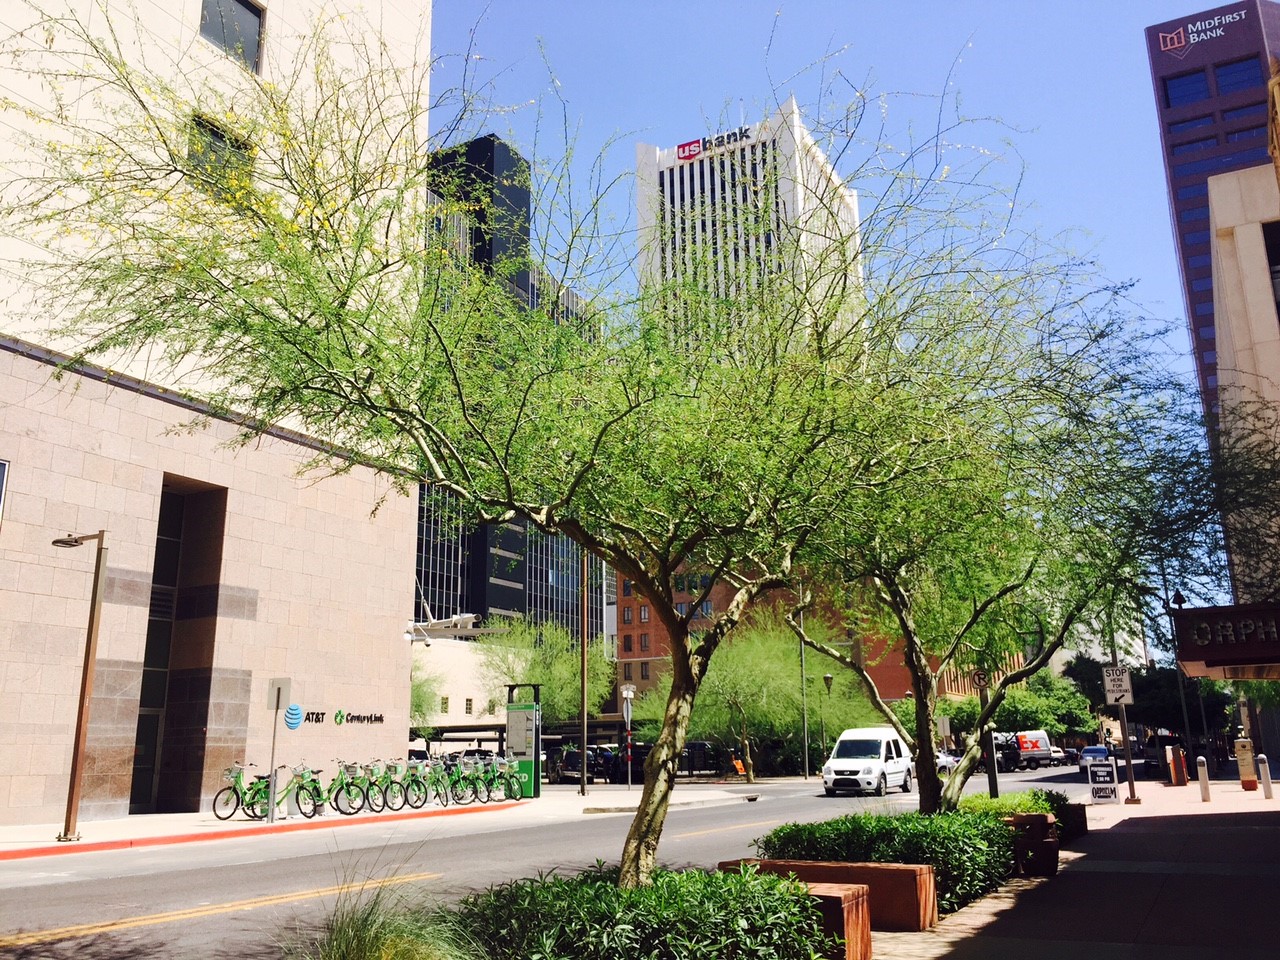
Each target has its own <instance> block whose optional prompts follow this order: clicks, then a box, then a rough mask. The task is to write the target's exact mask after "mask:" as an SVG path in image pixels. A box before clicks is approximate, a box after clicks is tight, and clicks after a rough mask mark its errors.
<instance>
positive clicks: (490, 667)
mask: <svg viewBox="0 0 1280 960" xmlns="http://www.w3.org/2000/svg"><path fill="white" fill-rule="evenodd" d="M476 649H477V652H478V654H479V657H480V664H479V670H480V676H481V680H482V682H483V683H484V685H485V687H486V688H487V689H488V691H489V694H490V696H491V698H492V699H493V700H494V701H495V702H497V703H504V702H505V692H506V684H508V683H513V682H516V683H537V684H540V685H541V687H542V693H541V697H542V699H541V710H542V719H543V721H544V722H545V723H568V722H570V721H571V720H573V719H575V718H576V717H579V716H581V710H582V640H581V638H579V637H575V636H573V635H572V634H570V633H569V631H568V630H565V629H564V628H563V627H560V626H557V625H555V624H550V623H544V624H533V623H528V622H525V621H515V622H513V623H512V624H511V625H510V626H509V627H508V628H507V629H505V630H504V631H503V632H502V633H496V634H490V635H488V636H485V637H482V638H480V639H479V640H478V641H476ZM613 672H614V665H613V663H612V662H610V661H609V660H608V659H606V657H605V655H604V649H603V642H601V641H598V640H597V641H595V642H592V643H590V644H588V647H587V712H588V714H592V713H599V711H600V707H601V706H602V705H603V704H604V702H605V701H606V700H608V699H609V694H610V693H611V692H612V691H613Z"/></svg>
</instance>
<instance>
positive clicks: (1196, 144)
mask: <svg viewBox="0 0 1280 960" xmlns="http://www.w3.org/2000/svg"><path fill="white" fill-rule="evenodd" d="M1217 145H1218V138H1217V137H1205V138H1204V139H1203V140H1190V141H1188V142H1187V143H1175V144H1174V145H1173V155H1174V156H1175V157H1179V156H1181V155H1182V154H1184V153H1195V152H1196V151H1197V150H1207V149H1209V148H1210V147H1216V146H1217Z"/></svg>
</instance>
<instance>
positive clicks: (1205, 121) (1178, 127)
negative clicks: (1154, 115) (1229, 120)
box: [1169, 114, 1225, 133]
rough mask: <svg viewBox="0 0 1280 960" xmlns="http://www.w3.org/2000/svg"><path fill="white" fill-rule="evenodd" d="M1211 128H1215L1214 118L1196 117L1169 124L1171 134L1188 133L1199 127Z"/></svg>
mask: <svg viewBox="0 0 1280 960" xmlns="http://www.w3.org/2000/svg"><path fill="white" fill-rule="evenodd" d="M1224 116H1225V114H1224ZM1210 126H1213V117H1194V118H1192V119H1191V120H1180V121H1178V122H1177V123H1171V124H1169V132H1170V133H1186V132H1187V131H1188V130H1195V129H1196V128H1197V127H1210Z"/></svg>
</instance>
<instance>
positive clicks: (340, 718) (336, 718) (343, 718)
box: [333, 710, 347, 726]
mask: <svg viewBox="0 0 1280 960" xmlns="http://www.w3.org/2000/svg"><path fill="white" fill-rule="evenodd" d="M333 722H334V723H336V724H337V725H338V726H342V725H343V724H344V723H346V722H347V715H346V714H345V713H344V712H343V711H341V710H335V711H334V713H333Z"/></svg>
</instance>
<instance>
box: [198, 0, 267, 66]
mask: <svg viewBox="0 0 1280 960" xmlns="http://www.w3.org/2000/svg"><path fill="white" fill-rule="evenodd" d="M200 36H202V37H204V38H205V39H206V40H208V41H209V42H210V43H216V44H217V45H218V46H220V47H221V48H222V49H223V50H225V51H227V53H229V54H231V56H233V57H235V58H237V59H238V60H241V61H242V62H243V63H244V65H245V66H246V67H248V68H249V69H250V70H252V71H253V72H254V73H257V72H258V48H259V44H260V42H261V40H262V11H261V10H259V9H258V8H257V7H255V6H254V5H253V4H251V3H249V2H247V0H201V9H200Z"/></svg>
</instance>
